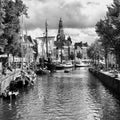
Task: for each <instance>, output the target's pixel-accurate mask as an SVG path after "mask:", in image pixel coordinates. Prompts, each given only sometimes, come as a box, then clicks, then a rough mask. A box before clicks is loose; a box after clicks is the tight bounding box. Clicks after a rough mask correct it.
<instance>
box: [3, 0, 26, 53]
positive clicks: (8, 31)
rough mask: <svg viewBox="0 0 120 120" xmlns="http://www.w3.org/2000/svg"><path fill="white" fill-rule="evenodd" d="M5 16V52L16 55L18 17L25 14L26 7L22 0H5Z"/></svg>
mask: <svg viewBox="0 0 120 120" xmlns="http://www.w3.org/2000/svg"><path fill="white" fill-rule="evenodd" d="M4 9H5V13H6V15H5V18H4V24H5V29H4V34H3V38H4V39H5V40H7V44H6V46H5V52H6V53H7V54H9V53H11V54H13V55H16V51H21V50H20V44H21V41H20V28H21V26H20V17H21V16H22V15H27V7H26V6H25V5H24V4H23V2H22V0H15V1H12V0H5V6H4Z"/></svg>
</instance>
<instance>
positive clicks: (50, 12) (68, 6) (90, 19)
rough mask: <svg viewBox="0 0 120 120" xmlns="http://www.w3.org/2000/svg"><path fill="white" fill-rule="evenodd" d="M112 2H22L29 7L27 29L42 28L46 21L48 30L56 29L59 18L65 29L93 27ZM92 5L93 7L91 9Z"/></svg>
mask: <svg viewBox="0 0 120 120" xmlns="http://www.w3.org/2000/svg"><path fill="white" fill-rule="evenodd" d="M111 1H112V0H104V1H103V0H24V3H25V4H26V5H27V6H28V7H29V9H28V14H29V16H30V18H29V19H26V20H25V22H26V26H27V28H28V29H36V28H37V27H39V28H44V23H45V20H46V19H47V20H48V24H49V28H50V29H53V28H57V26H58V21H59V18H60V17H62V18H63V22H64V27H65V28H87V27H94V25H95V24H96V21H98V20H99V19H100V18H102V17H104V16H105V13H106V9H107V7H106V5H107V4H109V3H111ZM93 4H94V7H93Z"/></svg>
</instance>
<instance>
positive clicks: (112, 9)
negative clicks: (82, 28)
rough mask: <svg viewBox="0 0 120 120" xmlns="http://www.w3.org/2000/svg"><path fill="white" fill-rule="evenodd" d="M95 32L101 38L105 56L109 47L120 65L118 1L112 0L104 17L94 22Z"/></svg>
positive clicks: (119, 2)
mask: <svg viewBox="0 0 120 120" xmlns="http://www.w3.org/2000/svg"><path fill="white" fill-rule="evenodd" d="M96 32H97V33H98V36H99V37H100V39H101V43H102V46H103V49H104V51H105V57H106V58H107V55H108V52H110V50H111V48H112V49H114V53H115V55H116V59H117V64H119V66H120V62H119V61H120V47H119V46H120V1H119V0H114V1H113V4H112V5H110V6H108V11H107V13H106V17H105V19H103V20H100V21H99V22H98V23H97V24H96Z"/></svg>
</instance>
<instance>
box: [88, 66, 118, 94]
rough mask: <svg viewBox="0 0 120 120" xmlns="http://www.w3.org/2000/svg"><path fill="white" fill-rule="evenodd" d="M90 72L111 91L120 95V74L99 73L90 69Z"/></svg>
mask: <svg viewBox="0 0 120 120" xmlns="http://www.w3.org/2000/svg"><path fill="white" fill-rule="evenodd" d="M89 71H90V72H91V73H92V74H93V75H95V76H96V77H97V78H99V80H101V82H102V83H103V84H104V85H105V86H107V87H108V88H109V89H111V90H113V91H115V92H116V93H119V94H120V74H119V73H118V74H117V75H116V74H115V73H113V72H110V71H97V70H95V69H94V68H89Z"/></svg>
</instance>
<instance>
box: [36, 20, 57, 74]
mask: <svg viewBox="0 0 120 120" xmlns="http://www.w3.org/2000/svg"><path fill="white" fill-rule="evenodd" d="M47 27H48V24H47V21H46V22H45V36H43V41H42V58H41V61H40V63H41V65H38V69H37V70H36V74H37V75H44V74H48V73H50V72H53V71H55V65H54V64H53V63H52V61H51V58H50V54H49V52H48V51H49V49H48V28H47ZM44 44H45V56H44V55H43V51H44V48H43V46H44ZM44 58H45V59H44Z"/></svg>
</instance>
